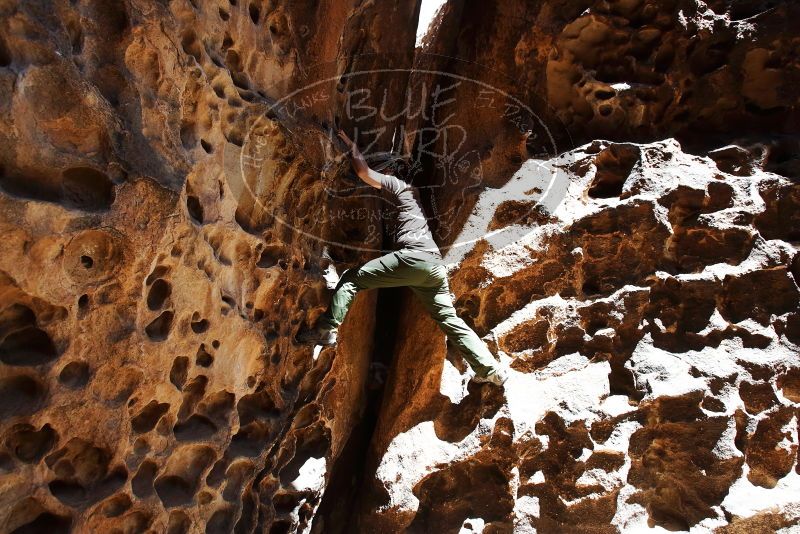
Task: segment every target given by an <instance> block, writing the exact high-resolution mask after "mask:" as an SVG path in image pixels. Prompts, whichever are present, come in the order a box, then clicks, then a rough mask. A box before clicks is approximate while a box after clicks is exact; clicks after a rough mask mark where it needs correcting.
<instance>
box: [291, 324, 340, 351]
mask: <svg viewBox="0 0 800 534" xmlns="http://www.w3.org/2000/svg"><path fill="white" fill-rule="evenodd" d="M336 337H337V333H336V330H328V329H326V328H319V327H315V328H311V329H310V330H306V331H305V332H301V333H299V334H298V335H297V341H298V342H300V343H303V344H306V343H308V344H314V345H324V346H326V345H335V344H336Z"/></svg>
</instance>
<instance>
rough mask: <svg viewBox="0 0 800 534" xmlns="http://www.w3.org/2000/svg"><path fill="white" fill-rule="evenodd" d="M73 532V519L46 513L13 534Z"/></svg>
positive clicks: (12, 533) (64, 533) (61, 533)
mask: <svg viewBox="0 0 800 534" xmlns="http://www.w3.org/2000/svg"><path fill="white" fill-rule="evenodd" d="M71 530H72V518H70V517H64V516H60V515H56V514H51V513H50V512H44V513H41V514H39V515H38V516H36V519H34V520H33V521H31V522H30V523H26V524H25V525H22V526H21V527H18V528H16V529H14V530H13V531H12V532H11V534H43V533H45V532H46V533H47V534H69V532H70V531H71Z"/></svg>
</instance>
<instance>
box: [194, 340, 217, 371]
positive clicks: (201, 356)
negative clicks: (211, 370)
mask: <svg viewBox="0 0 800 534" xmlns="http://www.w3.org/2000/svg"><path fill="white" fill-rule="evenodd" d="M195 363H196V364H197V365H199V366H200V367H211V364H213V363H214V356H212V355H211V354H209V353H208V351H206V346H205V345H202V344H201V345H200V348H198V349H197V355H196V356H195Z"/></svg>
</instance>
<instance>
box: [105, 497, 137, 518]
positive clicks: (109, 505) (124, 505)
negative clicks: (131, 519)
mask: <svg viewBox="0 0 800 534" xmlns="http://www.w3.org/2000/svg"><path fill="white" fill-rule="evenodd" d="M132 504H133V503H132V502H131V498H130V497H128V496H127V495H126V494H124V493H123V494H122V495H116V496H114V497H111V498H110V499H108V500H107V501H105V502H103V504H102V505H101V507H100V511H101V513H102V514H103V515H104V516H106V517H119V516H121V515H122V514H124V513H125V512H127V511H128V510H130V508H131V505H132Z"/></svg>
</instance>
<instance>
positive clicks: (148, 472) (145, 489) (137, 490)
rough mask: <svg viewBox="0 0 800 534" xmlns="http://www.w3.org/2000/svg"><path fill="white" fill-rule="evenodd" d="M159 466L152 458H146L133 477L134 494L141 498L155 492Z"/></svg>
mask: <svg viewBox="0 0 800 534" xmlns="http://www.w3.org/2000/svg"><path fill="white" fill-rule="evenodd" d="M157 472H158V466H157V465H156V464H155V462H153V461H151V460H145V461H144V462H142V465H140V466H139V470H138V471H137V472H136V474H135V475H134V476H133V478H132V479H131V489H132V490H133V494H134V495H136V496H137V497H139V498H140V499H146V498H147V497H149V496H150V495H152V494H153V480H155V478H156V473H157Z"/></svg>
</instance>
